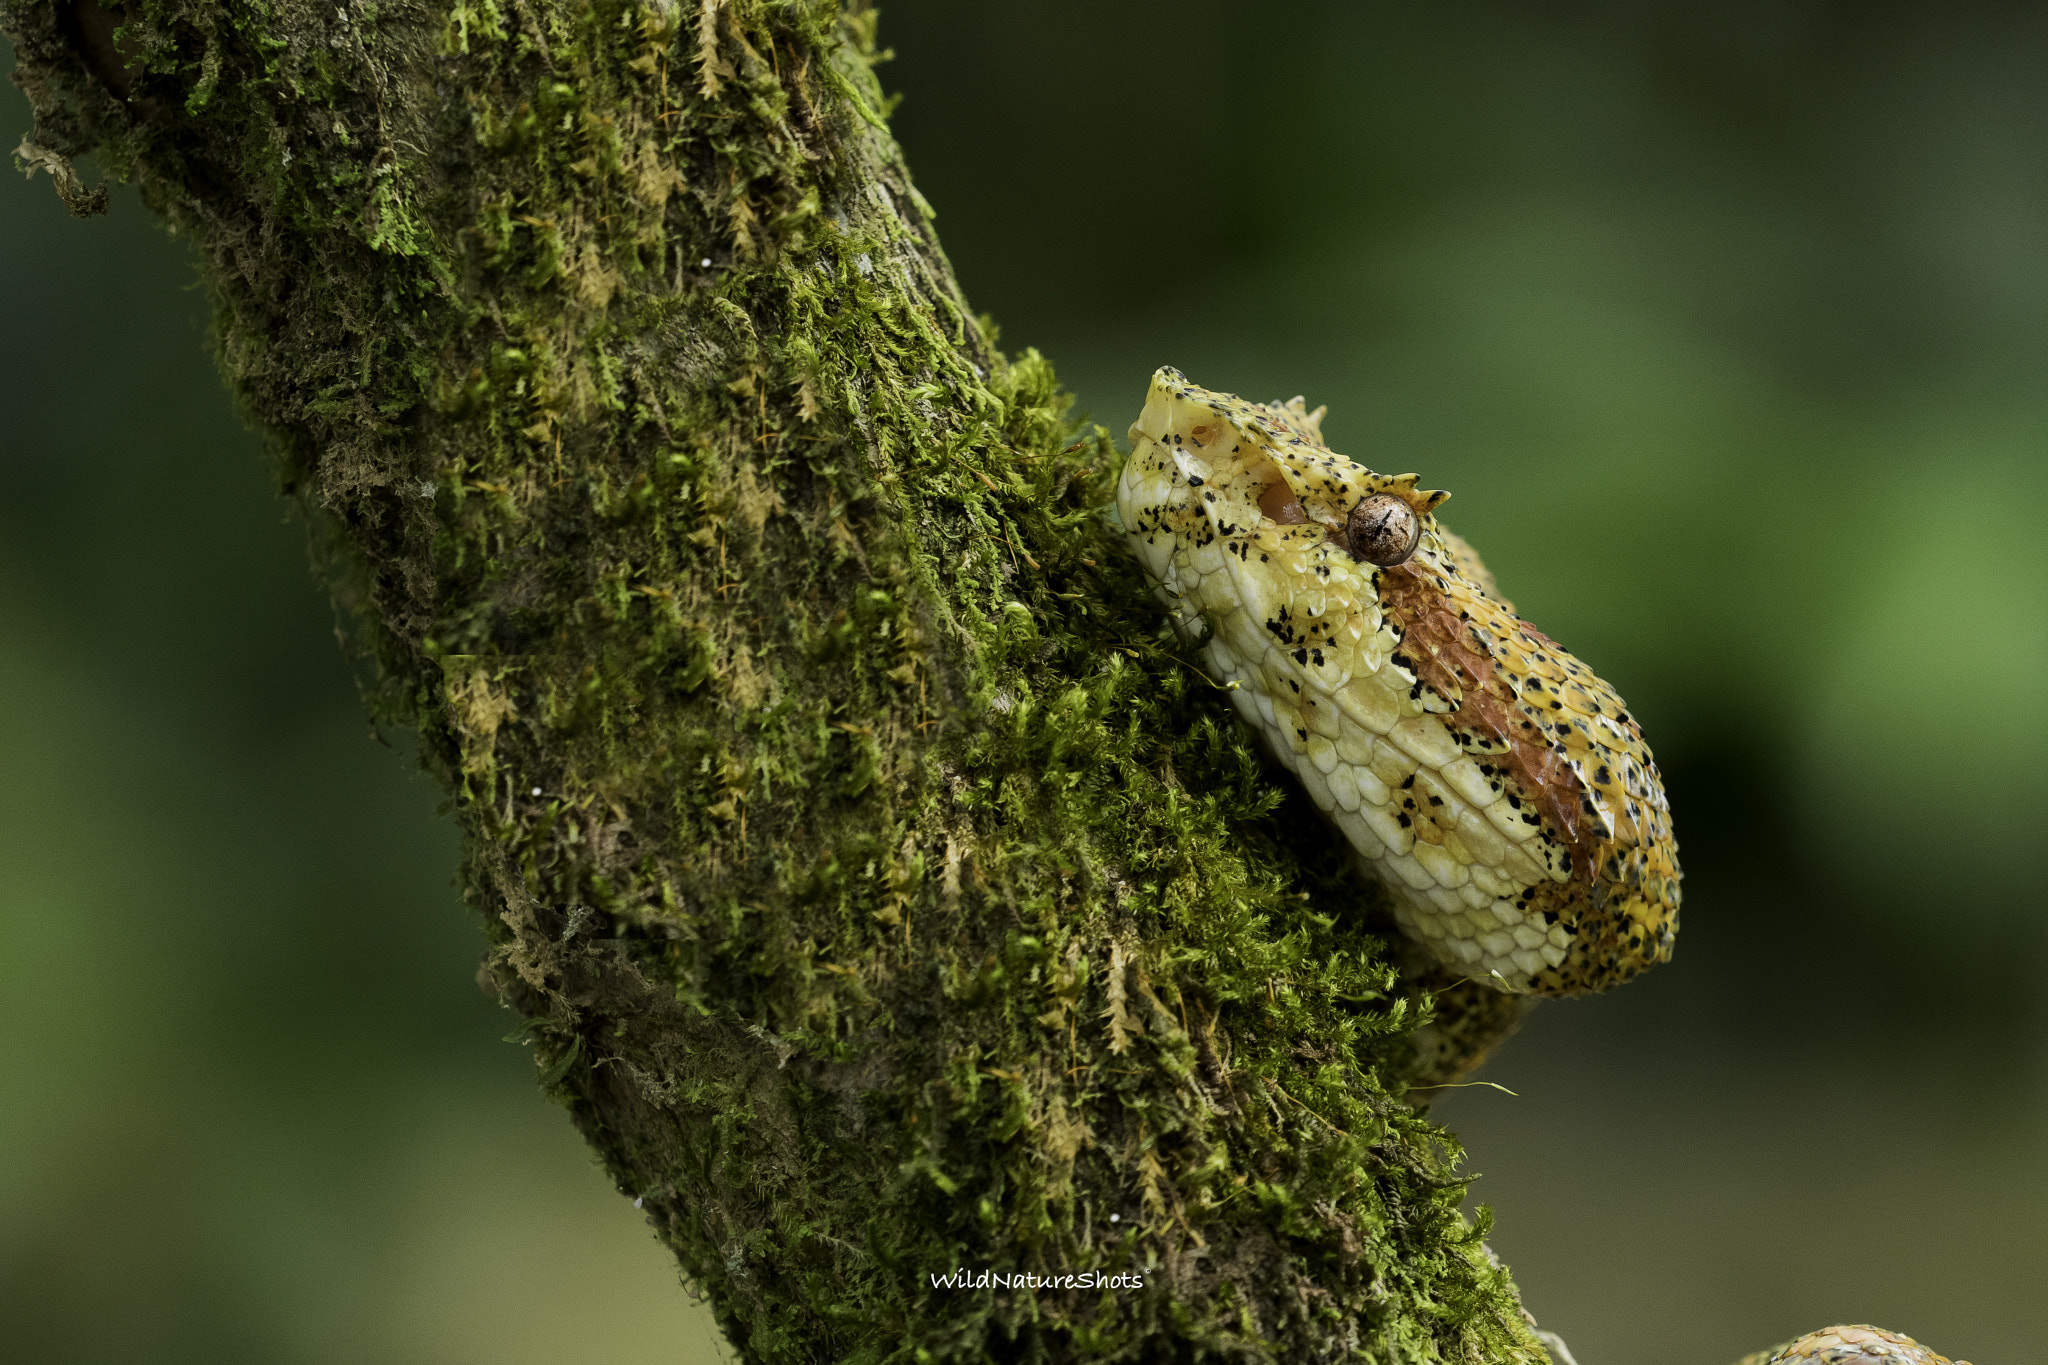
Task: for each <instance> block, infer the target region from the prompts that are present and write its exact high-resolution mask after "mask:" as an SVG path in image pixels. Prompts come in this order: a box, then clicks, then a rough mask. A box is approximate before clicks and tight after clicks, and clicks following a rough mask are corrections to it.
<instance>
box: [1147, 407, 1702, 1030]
mask: <svg viewBox="0 0 2048 1365" xmlns="http://www.w3.org/2000/svg"><path fill="white" fill-rule="evenodd" d="M1322 411H1323V410H1322V409H1317V410H1316V411H1315V412H1308V411H1306V410H1305V409H1304V407H1303V406H1302V402H1301V400H1300V399H1298V398H1297V399H1295V400H1293V401H1292V402H1289V403H1285V404H1280V403H1273V404H1260V403H1248V402H1246V401H1244V400H1243V399H1241V398H1237V397H1234V396H1232V395H1230V394H1225V393H1215V392H1211V391H1210V390H1207V389H1203V388H1200V387H1198V386H1196V385H1194V384H1191V383H1189V382H1188V381H1187V380H1186V379H1185V378H1183V377H1182V376H1181V374H1180V373H1179V372H1178V371H1176V370H1172V369H1162V370H1160V371H1159V372H1158V373H1157V374H1155V375H1154V376H1153V377H1152V386H1151V391H1150V393H1149V394H1148V395H1147V397H1146V400H1145V407H1144V411H1143V412H1141V413H1140V414H1139V416H1138V420H1137V421H1136V422H1135V423H1133V424H1132V426H1131V430H1130V440H1131V454H1130V458H1129V459H1128V460H1127V461H1126V462H1125V464H1124V469H1123V473H1122V476H1121V477H1120V478H1119V480H1118V484H1117V511H1118V515H1119V516H1120V517H1121V518H1122V521H1123V526H1124V529H1125V530H1126V531H1127V532H1128V533H1129V535H1130V538H1131V541H1132V543H1133V545H1134V546H1135V548H1136V550H1137V552H1138V557H1139V559H1140V561H1141V562H1142V563H1143V564H1144V566H1145V569H1146V571H1147V572H1148V573H1149V574H1150V575H1151V577H1152V578H1153V580H1154V581H1155V582H1156V583H1157V584H1158V586H1159V588H1160V591H1161V592H1162V594H1163V595H1164V597H1165V599H1166V601H1167V604H1168V606H1169V607H1170V609H1171V611H1172V615H1173V620H1174V622H1175V624H1176V625H1177V626H1178V627H1179V628H1180V630H1181V631H1182V632H1183V633H1184V634H1185V635H1187V636H1188V637H1190V638H1193V639H1199V640H1201V641H1203V643H1202V658H1203V662H1204V664H1205V666H1206V667H1207V669H1208V670H1209V671H1210V672H1211V673H1212V674H1213V675H1214V676H1215V677H1216V678H1217V679H1218V681H1220V682H1221V683H1223V684H1224V685H1225V686H1226V687H1231V688H1232V692H1231V699H1232V701H1233V702H1234V703H1235V704H1236V706H1237V710H1238V712H1239V714H1240V715H1242V716H1243V717H1244V719H1245V720H1246V721H1248V722H1250V724H1251V726H1252V728H1253V729H1254V730H1255V731H1256V732H1257V733H1258V734H1259V735H1260V737H1261V738H1262V739H1263V740H1264V741H1265V742H1266V745H1267V747H1268V748H1270V749H1271V751H1272V752H1273V754H1274V756H1275V757H1277V758H1278V759H1279V761H1280V762H1281V763H1282V764H1283V765H1284V766H1286V767H1287V768H1288V769H1289V770H1291V771H1292V772H1293V773H1294V774H1295V776H1296V777H1297V778H1299V779H1300V781H1301V783H1302V785H1303V786H1304V787H1305V788H1306V789H1307V790H1308V794H1309V796H1310V797H1311V798H1312V799H1313V800H1314V801H1315V804H1316V805H1317V806H1318V807H1319V808H1320V809H1321V810H1322V811H1323V813H1324V814H1325V815H1327V816H1328V817H1329V818H1330V819H1331V820H1332V821H1333V822H1334V823H1335V824H1336V826H1337V827H1338V829H1340V830H1341V831H1342V832H1343V834H1344V836H1345V838H1346V839H1347V840H1348V841H1349V843H1350V845H1351V847H1352V849H1353V850H1354V851H1355V852H1356V854H1357V856H1358V857H1359V859H1360V860H1361V861H1362V862H1364V863H1365V864H1366V865H1367V866H1368V867H1369V868H1370V869H1371V870H1372V871H1373V872H1375V873H1376V874H1377V875H1378V877H1379V879H1380V881H1381V882H1382V883H1384V884H1385V886H1386V888H1387V891H1388V894H1389V898H1390V899H1391V901H1392V903H1393V912H1394V917H1395V919H1396V921H1397V922H1398V923H1399V925H1400V927H1401V929H1402V931H1403V932H1404V933H1406V934H1407V936H1408V937H1409V938H1410V939H1412V940H1414V941H1415V942H1416V943H1418V944H1420V945H1422V946H1423V947H1424V948H1425V949H1426V950H1427V951H1428V953H1429V955H1430V956H1431V957H1432V958H1433V959H1434V960H1435V962H1436V963H1438V964H1440V966H1441V967H1442V968H1443V969H1445V970H1446V971H1448V972H1449V973H1451V974H1452V975H1454V976H1457V977H1464V978H1470V979H1474V980H1478V981H1483V982H1485V983H1487V984H1489V985H1491V986H1493V987H1494V988H1495V989H1497V990H1500V991H1505V992H1509V993H1513V994H1535V995H1582V994H1586V993H1588V992H1593V991H1601V990H1605V989H1607V988H1608V987H1610V986H1614V985H1617V984H1619V983H1620V982H1622V981H1625V980H1627V979H1628V978H1629V977H1631V976H1634V975H1635V974H1636V973H1637V972H1639V971H1641V970H1643V969H1644V968H1645V967H1648V966H1651V965H1652V964H1654V963H1658V962H1662V961H1664V960H1666V959H1667V958H1669V957H1670V955H1671V946H1672V940H1673V937H1674V936H1675V934H1676V932H1677V927H1678V901H1679V893H1678V882H1679V875H1680V874H1679V870H1678V851H1677V845H1676V843H1675V842H1674V840H1673V839H1672V835H1671V822H1670V813H1669V809H1668V807H1667V805H1666V802H1665V798H1664V788H1663V785H1662V782H1661V780H1660V779H1659V777H1658V774H1657V765H1656V763H1655V762H1654V761H1653V760H1652V758H1651V756H1650V750H1649V747H1648V746H1647V745H1646V744H1645V743H1644V742H1643V736H1642V730H1641V728H1640V727H1639V726H1638V725H1637V724H1636V721H1635V719H1634V718H1633V717H1632V716H1630V715H1629V713H1628V711H1627V709H1626V708H1625V707H1624V706H1623V704H1622V701H1621V699H1620V698H1619V697H1618V696H1616V695H1615V693H1614V690H1613V689H1612V688H1610V687H1609V686H1608V685H1607V684H1606V683H1604V682H1602V681H1601V680H1600V679H1599V678H1598V677H1596V676H1595V675H1594V674H1593V672H1592V671H1591V670H1590V669H1588V668H1587V667H1586V666H1585V665H1584V664H1581V663H1580V662H1579V661H1578V660H1577V659H1575V658H1573V657H1572V656H1571V654H1569V653H1567V652H1566V651H1565V650H1564V649H1563V648H1561V647H1560V646H1558V645H1557V644H1555V643H1554V642H1553V641H1551V640H1550V638H1549V637H1547V636H1545V635H1544V634H1543V633H1542V632H1540V631H1538V630H1537V629H1536V628H1535V627H1534V626H1531V625H1530V624H1529V623H1528V622H1526V621H1524V620H1522V619H1521V617H1519V616H1517V615H1516V614H1515V613H1514V610H1513V608H1512V607H1511V606H1510V605H1509V604H1508V603H1506V602H1505V601H1503V600H1502V599H1501V598H1500V596H1499V594H1498V591H1497V590H1496V589H1495V587H1494V584H1493V578H1492V575H1491V574H1489V573H1488V572H1487V571H1486V568H1485V566H1484V565H1483V564H1481V563H1480V561H1479V557H1478V556H1477V555H1476V554H1475V553H1473V551H1472V549H1471V547H1470V546H1468V545H1466V544H1465V542H1464V541H1463V540H1461V539H1459V538H1458V537H1457V536H1455V535H1453V534H1451V533H1450V532H1449V531H1448V530H1446V529H1445V528H1444V527H1443V526H1442V525H1440V524H1439V523H1438V522H1437V519H1436V516H1435V510H1436V508H1437V507H1439V506H1440V505H1441V504H1442V503H1443V501H1444V499H1445V498H1447V497H1448V496H1449V494H1447V493H1441V492H1430V491H1425V490H1422V489H1419V488H1418V487H1417V486H1416V476H1415V475H1413V474H1400V475H1384V474H1378V473H1375V472H1374V471H1372V470H1370V469H1368V468H1366V467H1365V466H1363V465H1359V464H1354V463H1352V462H1351V461H1350V460H1348V459H1346V458H1344V457H1343V456H1341V455H1337V454H1334V453H1332V452H1331V451H1330V449H1329V448H1328V447H1327V446H1325V445H1324V444H1323V440H1322V432H1321V426H1320V422H1321V418H1322Z"/></svg>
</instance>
